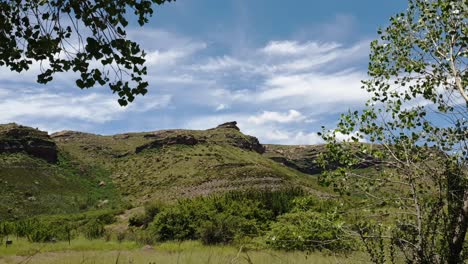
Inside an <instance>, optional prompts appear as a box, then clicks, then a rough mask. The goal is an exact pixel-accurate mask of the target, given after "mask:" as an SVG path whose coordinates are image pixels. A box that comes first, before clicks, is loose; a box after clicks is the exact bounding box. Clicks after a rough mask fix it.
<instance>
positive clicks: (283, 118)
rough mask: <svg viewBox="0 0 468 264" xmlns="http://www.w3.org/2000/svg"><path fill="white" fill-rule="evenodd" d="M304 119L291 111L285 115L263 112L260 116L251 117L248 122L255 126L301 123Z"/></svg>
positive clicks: (299, 114)
mask: <svg viewBox="0 0 468 264" xmlns="http://www.w3.org/2000/svg"><path fill="white" fill-rule="evenodd" d="M305 118H306V117H305V116H303V115H302V114H301V113H300V112H298V111H296V110H294V109H291V110H289V111H288V112H287V113H280V112H270V111H263V113H262V114H260V115H256V116H251V117H249V118H248V121H249V122H251V123H255V124H264V123H268V122H277V123H290V122H299V121H303V120H304V119H305Z"/></svg>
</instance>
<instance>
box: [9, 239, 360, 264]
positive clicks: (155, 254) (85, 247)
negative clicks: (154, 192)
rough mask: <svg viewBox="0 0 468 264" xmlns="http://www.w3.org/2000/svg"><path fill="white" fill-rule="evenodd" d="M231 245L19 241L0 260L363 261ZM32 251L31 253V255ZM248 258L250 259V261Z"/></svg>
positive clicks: (124, 263) (45, 263)
mask: <svg viewBox="0 0 468 264" xmlns="http://www.w3.org/2000/svg"><path fill="white" fill-rule="evenodd" d="M239 249H240V248H235V247H231V246H204V245H202V244H201V243H198V242H193V241H186V242H182V243H174V242H167V243H162V244H158V245H155V246H154V247H151V248H141V246H139V245H137V244H135V243H132V242H125V241H124V242H122V243H117V242H106V241H104V240H91V241H90V240H85V239H83V238H78V239H75V240H73V241H72V243H71V245H68V243H61V242H57V243H47V244H45V243H36V244H31V243H28V242H27V241H24V240H20V241H19V242H18V244H16V245H15V244H13V245H12V246H11V247H8V248H5V247H0V262H1V263H6V264H10V263H11V264H16V263H20V262H22V261H23V262H26V261H27V260H30V261H29V263H35V264H36V263H37V264H54V263H56V264H62V263H63V261H64V260H66V261H67V262H66V263H70V264H79V263H103V264H115V263H121V264H130V263H187V264H204V263H235V264H241V263H242V264H244V263H245V264H248V263H255V264H262V263H264V264H271V263H278V264H285V263H290V264H302V263H304V264H305V263H307V264H314V263H317V264H327V263H330V264H332V263H337V262H339V263H356V264H357V263H366V262H367V259H366V258H365V256H364V255H363V254H359V253H356V254H352V255H348V256H343V255H327V254H322V253H311V254H306V253H304V252H282V251H271V250H262V251H257V250H249V249H246V248H242V251H240V250H239ZM33 254H34V255H33ZM249 261H250V262H249Z"/></svg>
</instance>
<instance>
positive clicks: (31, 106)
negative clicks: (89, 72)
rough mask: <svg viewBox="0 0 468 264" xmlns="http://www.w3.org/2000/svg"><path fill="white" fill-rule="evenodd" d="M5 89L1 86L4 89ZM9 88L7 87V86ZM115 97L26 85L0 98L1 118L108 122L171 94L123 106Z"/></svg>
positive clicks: (161, 103)
mask: <svg viewBox="0 0 468 264" xmlns="http://www.w3.org/2000/svg"><path fill="white" fill-rule="evenodd" d="M2 91H3V92H5V89H0V93H1V92H2ZM6 91H7V92H8V90H6ZM115 100H116V98H115V97H112V96H110V95H109V94H103V93H95V92H93V93H83V94H79V95H77V94H76V93H72V92H59V93H53V92H52V91H49V90H47V89H36V90H34V91H32V90H28V89H25V90H23V91H19V92H17V93H15V94H11V93H8V94H7V96H6V97H5V98H3V100H2V101H1V102H0V109H1V111H0V120H1V121H2V122H3V123H5V122H15V121H18V120H34V119H48V118H56V119H74V120H79V121H84V122H91V123H105V122H107V121H110V120H114V119H118V118H122V117H123V116H122V115H123V114H124V113H125V112H146V111H152V110H156V109H161V108H164V107H166V106H168V105H169V103H170V101H171V96H170V95H163V96H161V97H158V98H154V97H146V98H138V99H137V100H136V102H138V103H135V104H132V105H130V106H129V107H127V108H124V107H120V106H119V105H118V104H116V102H115Z"/></svg>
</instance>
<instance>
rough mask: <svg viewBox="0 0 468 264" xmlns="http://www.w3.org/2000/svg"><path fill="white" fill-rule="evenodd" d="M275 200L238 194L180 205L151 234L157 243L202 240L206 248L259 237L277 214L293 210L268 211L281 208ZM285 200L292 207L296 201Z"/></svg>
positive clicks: (168, 211)
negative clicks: (209, 245) (244, 238)
mask: <svg viewBox="0 0 468 264" xmlns="http://www.w3.org/2000/svg"><path fill="white" fill-rule="evenodd" d="M261 197H263V199H262V198H261ZM272 197H280V196H274V195H259V194H255V195H253V193H250V194H249V193H240V192H238V193H231V194H228V195H223V196H211V197H205V198H196V199H192V200H183V201H179V203H177V204H175V205H172V206H167V207H165V208H163V209H162V210H161V211H160V212H159V213H158V214H157V215H156V217H155V218H154V220H153V221H152V223H151V224H150V225H149V228H148V231H149V232H150V234H152V235H153V237H154V238H155V240H157V241H166V240H187V239H200V240H202V242H203V243H205V244H218V243H224V244H225V243H229V242H232V241H233V240H235V239H236V238H241V237H253V236H258V235H259V234H261V233H262V232H264V231H265V230H267V229H268V226H269V223H270V222H271V221H272V220H274V219H275V211H276V212H278V211H280V210H290V209H291V207H290V206H289V208H286V207H285V208H283V209H278V210H277V209H274V210H272V209H271V208H269V207H274V208H280V206H276V205H278V204H280V203H276V202H271V201H273V200H274V198H273V199H272ZM284 197H285V198H284V199H285V200H287V201H288V202H287V203H288V204H290V205H292V203H291V201H292V199H293V198H291V197H290V196H284ZM280 199H281V198H280ZM280 199H278V201H279V200H280ZM283 204H286V203H283ZM273 205H274V206H273Z"/></svg>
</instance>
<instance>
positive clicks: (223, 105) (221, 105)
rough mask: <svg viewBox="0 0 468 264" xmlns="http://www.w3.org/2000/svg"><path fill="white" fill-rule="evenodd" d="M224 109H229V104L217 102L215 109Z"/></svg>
mask: <svg viewBox="0 0 468 264" xmlns="http://www.w3.org/2000/svg"><path fill="white" fill-rule="evenodd" d="M226 109H229V105H225V104H219V105H218V106H217V107H216V109H215V111H222V110H226Z"/></svg>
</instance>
